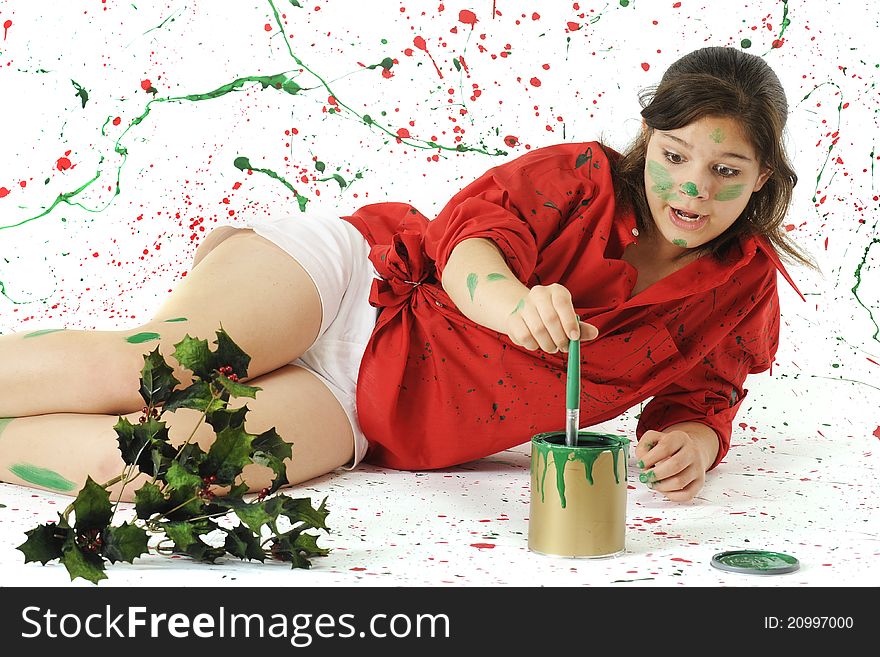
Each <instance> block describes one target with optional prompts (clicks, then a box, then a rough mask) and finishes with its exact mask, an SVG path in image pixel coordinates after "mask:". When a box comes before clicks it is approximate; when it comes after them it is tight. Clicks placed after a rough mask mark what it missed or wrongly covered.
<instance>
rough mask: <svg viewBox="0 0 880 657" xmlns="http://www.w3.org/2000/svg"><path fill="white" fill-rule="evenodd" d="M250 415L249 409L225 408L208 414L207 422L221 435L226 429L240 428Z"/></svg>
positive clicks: (244, 407)
mask: <svg viewBox="0 0 880 657" xmlns="http://www.w3.org/2000/svg"><path fill="white" fill-rule="evenodd" d="M247 414H248V407H247V406H246V405H245V406H242V407H240V408H233V409H229V408H226V407H225V406H224V407H223V408H219V409H217V410H216V411H213V412H211V413H208V415H207V417H206V418H205V420H206V421H207V422H208V424H210V425H211V427H212V428H213V429H214V433H220V432H221V431H223V429H225V428H226V427H233V428H234V427H240V426H242V425H243V424H244V419H245V416H246V415H247Z"/></svg>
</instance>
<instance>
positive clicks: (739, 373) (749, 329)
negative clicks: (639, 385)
mask: <svg viewBox="0 0 880 657" xmlns="http://www.w3.org/2000/svg"><path fill="white" fill-rule="evenodd" d="M779 318H780V315H779V298H778V295H777V288H776V277H775V272H774V275H773V277H772V279H771V282H770V284H769V285H767V286H766V287H765V289H764V290H763V292H762V294H761V295H760V296H759V297H758V298H757V300H756V304H755V305H754V307H753V308H752V310H751V311H750V312H749V313H748V314H747V315H746V316H745V318H744V319H743V320H742V321H741V322H740V323H739V324H738V325H737V326H736V327H735V328H734V329H733V330H732V331H731V332H730V333H728V334H727V335H726V336H725V337H724V339H722V340H721V342H719V343H718V344H717V345H716V346H715V348H714V349H712V350H711V351H709V352H708V353H707V354H705V356H704V357H703V358H702V359H701V360H700V362H699V363H698V364H697V365H695V366H694V367H692V368H691V369H690V370H688V371H686V372H685V373H684V374H683V375H682V376H680V377H679V378H678V379H676V380H675V381H674V382H673V383H672V384H671V385H669V386H667V387H666V388H664V389H663V390H661V391H660V392H659V393H658V394H657V395H655V396H654V398H653V399H651V401H650V402H648V404H647V405H646V406H645V408H644V409H643V411H642V414H641V416H640V417H639V422H638V426H637V427H636V438H637V439H639V440H640V439H641V437H642V435H643V434H644V433H645V432H646V431H648V430H649V429H653V430H654V431H665V430H666V429H667V428H668V427H670V426H671V425H673V424H678V423H679V422H699V423H701V424H705V425H706V426H708V427H709V428H711V429H713V430H714V431H715V433H716V434H718V456H717V457H716V458H715V462H714V463H712V465H711V467H710V468H709V469H710V470H711V469H712V468H714V467H715V466H717V465H718V464H719V463H720V462H721V460H722V459H723V458H724V457H725V456H726V455H727V452H728V450H729V449H730V437H731V434H732V433H733V420H734V418H735V417H736V414H737V412H738V411H739V409H740V406H741V405H742V401H743V399H745V397H746V395H747V394H748V390H747V389H746V388H744V387H743V386H744V384H745V380H746V377H747V376H748V375H749V374H757V373H759V372H764V371H766V370H767V369H769V368H770V365H771V364H772V362H773V358H774V356H775V355H776V349H777V347H778V345H779Z"/></svg>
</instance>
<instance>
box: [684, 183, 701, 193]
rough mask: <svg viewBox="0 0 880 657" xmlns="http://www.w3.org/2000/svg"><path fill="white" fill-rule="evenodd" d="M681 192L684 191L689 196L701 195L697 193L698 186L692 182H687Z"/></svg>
mask: <svg viewBox="0 0 880 657" xmlns="http://www.w3.org/2000/svg"><path fill="white" fill-rule="evenodd" d="M681 191H683V192H684V193H685V194H687V195H688V196H696V195H697V194H699V192H698V191H697V186H696V185H695V184H694V183H692V182H686V183H685V184H684V185H682V186H681Z"/></svg>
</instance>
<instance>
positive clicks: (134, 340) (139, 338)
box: [125, 332, 161, 344]
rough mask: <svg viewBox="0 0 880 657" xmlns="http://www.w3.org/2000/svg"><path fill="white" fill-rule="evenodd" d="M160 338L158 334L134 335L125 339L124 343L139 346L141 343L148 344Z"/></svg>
mask: <svg viewBox="0 0 880 657" xmlns="http://www.w3.org/2000/svg"><path fill="white" fill-rule="evenodd" d="M160 337H161V336H160V335H159V334H158V333H149V332H147V333H135V334H134V335H130V336H128V337H127V338H125V341H126V342H130V343H131V344H140V343H141V342H149V341H150V340H158V339H159V338H160Z"/></svg>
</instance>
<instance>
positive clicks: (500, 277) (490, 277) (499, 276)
mask: <svg viewBox="0 0 880 657" xmlns="http://www.w3.org/2000/svg"><path fill="white" fill-rule="evenodd" d="M486 280H487V281H489V282H490V283H491V282H493V281H506V280H507V276H505V275H504V274H489V275H488V276H486Z"/></svg>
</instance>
